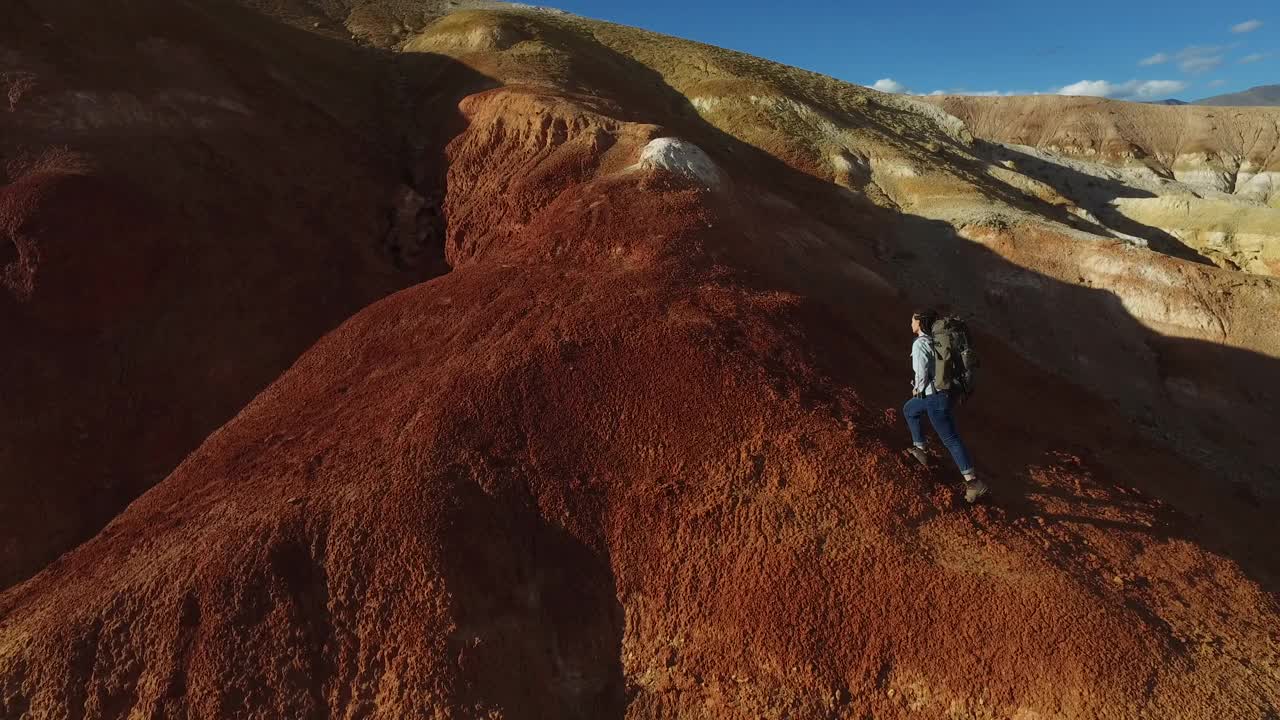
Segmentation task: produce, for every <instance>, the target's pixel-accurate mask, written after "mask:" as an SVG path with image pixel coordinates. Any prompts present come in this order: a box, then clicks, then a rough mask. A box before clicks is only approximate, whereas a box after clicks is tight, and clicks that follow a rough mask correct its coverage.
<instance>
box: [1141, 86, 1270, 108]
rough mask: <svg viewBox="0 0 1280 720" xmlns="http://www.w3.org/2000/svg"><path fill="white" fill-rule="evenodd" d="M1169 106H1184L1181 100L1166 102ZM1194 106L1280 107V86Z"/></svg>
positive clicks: (1220, 98) (1215, 98) (1205, 101)
mask: <svg viewBox="0 0 1280 720" xmlns="http://www.w3.org/2000/svg"><path fill="white" fill-rule="evenodd" d="M1165 104H1168V105H1184V104H1185V103H1183V102H1181V101H1179V100H1166V101H1165ZM1193 104H1194V105H1234V106H1240V105H1280V85H1259V86H1257V87H1252V88H1249V89H1248V90H1245V91H1243V92H1238V93H1229V94H1227V95H1214V96H1213V97H1207V98H1204V99H1202V100H1196V101H1195V102H1194V103H1193Z"/></svg>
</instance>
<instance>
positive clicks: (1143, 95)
mask: <svg viewBox="0 0 1280 720" xmlns="http://www.w3.org/2000/svg"><path fill="white" fill-rule="evenodd" d="M1186 88H1187V84H1186V83H1184V82H1182V81H1180V80H1147V81H1144V82H1139V81H1137V80H1130V81H1128V82H1122V83H1113V82H1108V81H1106V80H1081V81H1080V82H1075V83H1071V84H1070V85H1066V86H1064V87H1061V88H1058V89H1057V90H1054V93H1055V94H1058V95H1084V96H1088V97H1105V98H1114V99H1116V100H1157V99H1162V98H1165V97H1168V96H1169V95H1172V94H1174V93H1178V92H1182V91H1183V90H1185V89H1186Z"/></svg>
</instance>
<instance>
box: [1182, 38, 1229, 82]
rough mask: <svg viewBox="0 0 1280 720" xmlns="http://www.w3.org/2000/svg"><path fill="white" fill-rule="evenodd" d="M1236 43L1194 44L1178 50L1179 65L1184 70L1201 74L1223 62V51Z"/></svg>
mask: <svg viewBox="0 0 1280 720" xmlns="http://www.w3.org/2000/svg"><path fill="white" fill-rule="evenodd" d="M1233 47H1235V45H1192V46H1190V47H1185V48H1183V49H1181V50H1179V51H1178V54H1177V55H1176V56H1175V57H1176V58H1177V59H1178V67H1180V68H1182V71H1183V72H1186V73H1191V74H1193V75H1199V74H1200V73H1205V72H1209V71H1210V70H1212V69H1214V68H1216V67H1218V66H1219V65H1221V64H1222V59H1223V53H1224V52H1225V51H1227V50H1230V49H1231V48H1233Z"/></svg>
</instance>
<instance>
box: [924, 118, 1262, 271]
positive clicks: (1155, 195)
mask: <svg viewBox="0 0 1280 720" xmlns="http://www.w3.org/2000/svg"><path fill="white" fill-rule="evenodd" d="M927 99H928V100H929V101H930V102H934V103H936V104H937V105H939V106H940V107H942V108H943V109H944V110H946V111H947V112H949V113H951V114H952V115H955V116H956V117H958V118H960V119H962V120H963V121H964V122H965V124H966V126H967V127H968V128H969V129H970V130H971V131H972V132H973V133H974V135H975V136H977V137H979V138H981V139H982V140H984V141H986V143H985V144H984V149H985V151H986V152H985V156H986V157H987V158H988V159H990V160H992V161H994V162H997V163H999V164H1001V165H1003V166H1005V167H1007V168H1010V169H1013V170H1015V171H1016V172H1018V173H1021V174H1023V175H1028V176H1030V177H1033V178H1035V179H1037V180H1039V181H1040V182H1043V183H1045V184H1047V185H1049V186H1051V187H1052V188H1053V189H1054V190H1055V191H1056V192H1058V193H1060V194H1062V195H1063V196H1064V197H1067V198H1070V199H1071V201H1072V202H1073V203H1075V204H1076V205H1077V206H1079V207H1080V208H1082V209H1084V210H1087V211H1089V213H1091V214H1092V216H1093V217H1094V218H1096V219H1097V220H1098V221H1099V222H1100V223H1102V224H1103V225H1105V226H1106V227H1107V228H1109V229H1110V230H1111V231H1112V232H1113V234H1116V235H1118V236H1129V237H1131V238H1133V239H1134V240H1135V241H1138V242H1145V243H1147V244H1149V245H1150V246H1152V247H1155V248H1156V249H1158V250H1162V251H1165V252H1171V251H1174V250H1176V251H1179V252H1181V253H1182V254H1183V256H1184V257H1188V258H1190V259H1193V260H1201V261H1205V260H1208V261H1211V262H1213V263H1214V264H1216V265H1219V266H1221V267H1224V268H1228V269H1231V270H1244V271H1246V272H1250V273H1255V274H1261V275H1271V276H1275V275H1280V108H1277V107H1200V106H1196V107H1188V106H1185V105H1184V106H1176V107H1175V106H1164V105H1152V104H1145V103H1129V102H1119V101H1115V100H1103V99H1098V98H1082V97H1059V96H1053V95H1045V96H1034V97H1010V98H978V97H953V96H944V97H930V98H927Z"/></svg>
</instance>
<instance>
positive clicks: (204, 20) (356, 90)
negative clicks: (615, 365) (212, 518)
mask: <svg viewBox="0 0 1280 720" xmlns="http://www.w3.org/2000/svg"><path fill="white" fill-rule="evenodd" d="M26 12H27V13H28V14H29V15H30V17H26V18H25V20H23V22H26V23H29V24H30V25H31V27H25V26H23V25H22V24H21V23H19V24H18V25H15V26H12V27H6V29H5V30H0V37H8V38H9V39H12V40H13V45H12V46H13V47H14V48H15V51H16V52H17V53H18V55H17V57H20V58H28V59H31V58H35V59H37V60H39V59H47V58H44V55H43V53H46V52H53V50H49V48H54V49H56V51H57V52H59V53H60V55H59V57H58V61H59V63H60V65H59V66H58V67H60V68H62V70H61V71H60V72H61V74H60V75H46V76H42V77H40V78H39V84H38V85H37V89H38V90H39V92H38V93H37V94H36V95H35V96H34V98H24V100H23V101H24V103H26V102H32V103H37V105H33V106H32V107H39V105H38V103H41V102H45V103H57V102H64V101H63V100H59V99H58V98H63V97H76V96H75V95H74V94H72V95H68V93H70V92H71V91H73V90H74V91H75V92H81V90H80V89H81V88H83V87H89V88H92V89H93V90H92V91H88V90H86V91H84V92H83V93H81V94H86V95H88V96H94V93H95V92H98V88H99V87H101V88H104V89H103V90H102V91H101V92H99V93H98V94H99V95H102V96H103V97H110V98H126V99H127V98H128V97H138V98H144V99H145V98H148V97H152V95H150V94H149V93H154V92H162V93H163V92H167V93H170V95H167V96H164V97H171V96H172V97H179V98H182V97H189V96H194V95H195V94H197V93H199V92H214V91H215V90H219V91H221V90H223V89H225V88H232V89H231V90H226V92H234V93H237V94H239V95H241V96H243V97H245V98H247V99H248V102H249V111H250V112H251V113H252V115H253V116H252V117H251V118H250V119H248V120H246V119H244V118H243V117H240V116H237V115H235V114H234V113H231V114H228V115H227V117H226V118H224V117H223V116H218V119H219V122H214V123H203V124H201V123H195V124H191V125H189V126H188V125H182V124H175V123H176V122H177V121H178V120H182V116H181V115H180V113H181V109H180V108H179V109H178V110H174V109H173V108H172V107H170V106H169V105H165V104H164V103H163V102H161V101H158V100H157V101H154V102H156V103H159V105H157V108H158V109H156V113H157V116H156V117H158V118H160V119H159V120H156V119H154V118H151V117H150V116H139V115H137V114H136V113H134V114H130V113H129V112H124V111H122V112H123V115H121V116H120V117H115V116H111V115H108V114H105V113H109V112H110V110H111V108H113V107H114V105H112V104H111V103H107V102H105V101H99V102H98V103H97V104H91V105H89V106H87V107H86V108H84V110H83V114H81V115H73V116H70V117H68V118H65V122H59V123H45V124H43V125H39V126H36V125H30V124H28V125H16V123H18V122H19V121H18V120H17V119H15V118H19V117H24V116H21V115H20V114H19V115H13V114H10V115H8V116H7V117H6V118H4V119H0V124H3V123H5V122H9V123H15V128H14V129H13V131H12V133H10V132H9V130H8V129H6V135H7V137H6V138H5V140H6V141H7V143H6V144H10V145H12V146H13V147H19V146H20V145H25V146H26V147H28V148H31V149H35V148H39V147H59V146H69V147H70V148H71V150H70V151H64V152H65V154H66V155H67V156H68V157H70V158H71V160H75V159H76V155H77V154H80V155H84V156H88V157H89V158H90V159H91V160H92V161H93V162H92V163H90V166H91V167H92V168H94V169H91V170H84V171H82V170H75V171H74V172H68V171H66V170H65V169H62V168H61V166H58V165H53V166H49V165H46V167H45V168H44V169H43V170H42V171H41V172H39V173H37V176H33V177H28V178H25V179H22V182H23V184H22V186H21V187H19V184H18V183H17V181H18V180H19V179H20V178H16V177H3V176H2V175H0V179H3V180H6V181H13V182H12V184H10V185H0V203H3V204H4V207H0V215H3V216H5V218H6V219H5V220H4V227H5V230H7V232H5V233H4V234H3V235H0V243H2V244H3V246H4V248H7V249H8V250H7V251H5V252H0V257H4V258H5V259H6V260H7V261H9V262H8V264H9V266H10V268H14V267H17V268H19V270H21V273H23V274H24V275H23V276H24V277H27V276H29V277H28V279H29V280H30V283H29V284H30V285H31V291H30V292H29V293H27V294H25V295H23V294H18V295H11V294H10V293H8V292H4V293H0V328H3V332H4V334H5V336H6V340H7V341H8V344H7V347H8V350H7V351H6V352H5V353H4V354H3V358H0V395H3V396H4V398H5V403H6V404H5V410H6V414H5V416H6V418H7V420H6V421H5V422H4V423H3V434H4V436H5V442H4V443H3V447H0V477H2V478H3V481H0V588H3V587H6V586H8V585H10V584H12V583H14V582H17V581H19V580H22V579H23V578H26V577H28V576H30V575H31V574H32V573H34V572H36V571H37V570H39V569H40V568H41V567H43V566H44V565H45V564H47V563H48V562H49V561H50V560H52V559H53V558H55V557H57V556H58V555H59V554H61V553H62V552H64V551H66V550H67V549H69V548H71V547H73V546H75V545H76V544H78V543H80V542H81V541H83V540H84V539H86V538H88V537H90V536H92V534H93V533H95V532H97V531H98V530H99V529H100V528H101V527H102V526H103V525H104V524H106V522H107V521H108V520H109V519H110V518H111V517H113V516H114V515H115V514H116V513H118V512H119V511H120V510H121V509H122V508H123V507H124V506H125V505H126V504H128V503H129V502H130V501H131V500H133V499H134V498H136V497H137V496H138V495H140V494H141V493H143V492H144V491H145V490H146V489H147V488H149V487H151V486H152V485H154V484H155V483H156V482H158V481H159V480H160V479H162V478H163V477H165V476H166V475H167V474H168V473H169V472H170V471H171V470H172V469H173V468H174V466H175V465H177V463H178V462H179V461H180V460H181V459H182V458H183V457H184V456H185V455H186V454H187V453H188V452H190V451H191V450H192V449H193V448H195V447H196V446H197V445H198V444H199V443H200V442H201V441H202V440H203V439H204V438H205V437H206V436H207V435H208V434H209V433H210V432H212V431H213V430H214V429H215V428H217V427H218V426H220V425H221V424H222V423H224V422H226V421H227V420H228V419H229V418H230V417H232V416H233V415H234V414H235V413H236V412H238V411H239V410H240V409H241V408H242V407H243V406H244V405H245V404H246V403H247V402H248V401H249V400H250V399H251V398H252V397H253V396H254V394H256V393H257V392H259V391H260V390H261V389H262V388H263V387H265V386H266V385H268V384H269V383H270V382H271V381H272V380H274V379H275V378H276V377H277V376H278V375H279V374H280V373H281V372H282V371H283V370H284V369H285V368H287V367H288V366H289V365H290V364H291V363H292V362H293V361H294V360H295V359H296V358H297V356H298V355H299V354H300V353H301V352H302V351H304V350H305V349H306V348H307V347H309V346H310V345H311V344H312V343H313V342H314V341H315V340H316V339H317V338H319V337H320V336H321V335H322V334H323V333H325V332H327V331H329V330H331V329H332V328H333V327H335V326H336V325H337V324H339V323H341V322H342V321H343V320H345V319H346V318H347V317H349V316H350V315H351V314H352V313H354V312H356V311H357V310H359V309H360V308H362V307H364V306H365V305H367V304H368V303H370V302H373V301H375V300H377V299H379V298H381V297H384V296H385V295H387V294H389V293H391V292H394V291H395V290H398V289H400V288H403V287H406V286H408V285H411V284H414V283H417V282H421V281H423V280H427V279H429V278H431V277H435V276H438V275H440V274H441V273H443V272H445V271H447V269H448V268H447V265H446V264H445V262H444V251H443V238H444V232H445V227H444V220H443V217H441V215H440V210H439V207H440V202H441V200H442V198H443V196H444V194H445V193H446V192H447V188H446V187H445V181H446V175H445V173H446V168H447V162H446V161H445V158H444V146H445V145H446V144H447V142H448V141H449V140H450V139H451V137H452V136H453V134H456V133H457V132H459V131H460V130H461V128H462V127H463V118H462V117H461V115H460V114H459V113H458V112H457V110H456V105H457V100H458V98H460V97H463V96H465V95H467V94H469V93H472V92H475V91H476V90H478V89H483V88H485V87H490V86H492V84H493V82H492V81H491V80H489V79H488V78H485V77H483V76H482V75H480V74H478V73H476V72H474V71H472V70H470V69H468V68H466V67H465V66H463V65H461V64H459V63H456V62H454V61H453V60H451V59H448V58H444V57H440V56H430V55H417V56H402V57H393V56H392V55H391V54H390V53H387V52H383V51H377V50H373V49H368V48H360V47H356V46H352V45H350V44H348V43H345V42H341V41H337V40H333V39H330V38H326V37H323V36H319V35H314V34H311V33H307V32H303V31H300V30H297V29H294V28H292V27H289V26H286V25H283V24H279V23H276V22H273V21H271V20H269V19H268V18H266V17H263V16H260V15H258V14H256V13H253V12H251V11H247V10H244V9H241V8H239V7H236V6H235V5H233V4H228V3H204V4H200V5H182V6H174V5H173V4H172V3H163V2H159V3H137V4H133V5H131V6H130V7H129V8H128V9H127V11H126V10H125V9H121V8H119V7H117V6H116V4H102V5H95V4H87V5H86V4H84V3H70V2H51V3H47V4H45V5H42V6H41V7H40V8H39V9H35V8H26ZM24 17H25V16H24ZM19 19H20V20H21V19H22V18H19ZM144 35H146V36H148V37H149V38H150V39H147V38H145V37H143V36H144ZM144 40H145V41H144ZM78 41H79V42H78ZM156 48H159V49H160V50H163V51H164V52H172V53H176V56H175V57H176V58H177V59H175V60H172V61H171V62H172V63H173V64H172V66H169V65H166V64H163V63H156V62H155V60H154V58H150V57H149V56H147V55H146V53H147V52H153V51H157V50H156ZM191 57H207V58H212V59H216V60H217V61H218V62H217V63H216V65H217V69H216V71H210V72H214V73H215V74H217V73H221V76H225V77H227V78H230V80H227V81H225V82H224V81H218V82H219V83H222V84H217V83H215V84H214V85H211V86H208V87H206V86H205V85H202V83H204V82H206V80H203V79H201V78H204V77H205V76H204V75H200V74H193V75H191V76H190V77H191V78H193V79H189V80H186V82H189V84H190V87H191V88H192V89H191V90H190V91H187V92H186V95H183V94H182V93H176V92H173V91H172V88H173V87H175V86H176V87H179V88H185V87H186V86H184V85H183V84H182V83H183V82H184V78H185V77H186V76H184V75H183V73H184V72H187V70H186V69H185V68H186V65H183V64H182V63H183V62H191V61H189V60H184V58H191ZM91 58H97V59H96V60H93V59H91ZM32 62H35V60H32ZM211 62H212V61H211ZM139 63H142V65H139ZM127 78H128V79H127ZM208 82H212V81H208ZM343 82H350V83H352V85H354V87H345V86H343V85H342V83H343ZM149 83H150V84H152V85H154V88H151V87H149V86H148V84H149ZM380 85H381V86H380ZM64 86H65V90H66V92H64ZM224 86H225V88H224ZM121 87H123V88H124V89H117V88H121ZM210 87H212V88H214V90H210V89H209V88H210ZM108 92H111V93H114V94H113V95H109V94H108ZM116 102H119V103H123V102H124V100H117V101H116ZM175 102H177V101H175ZM370 103H373V104H372V105H370ZM50 106H51V107H53V106H56V105H50ZM366 106H368V107H366ZM58 107H60V106H58ZM166 112H176V113H179V114H178V115H176V116H172V117H171V116H168V115H165V114H164V113H166ZM94 113H96V115H95V114H94ZM140 117H142V119H139V118H140ZM175 118H176V119H175ZM228 118H229V119H228ZM130 122H133V123H135V124H134V125H130V124H129V123H130ZM104 123H105V124H104ZM138 123H140V124H138ZM157 123H159V124H157ZM370 123H376V124H374V125H371V124H370ZM14 144H16V145H14ZM15 157H16V156H15ZM3 159H4V160H6V161H12V160H14V158H13V157H5V158H3ZM73 165H74V163H73ZM10 167H15V166H14V165H12V164H10ZM85 172H88V173H89V177H88V178H87V179H85V178H82V177H80V175H81V174H83V173H85ZM28 188H36V189H37V190H39V191H38V192H27V189H28ZM42 188H43V189H42ZM67 188H79V190H77V191H76V192H78V193H79V194H78V195H77V194H75V193H70V194H69V192H68V191H67V190H66V189H67ZM95 188H97V189H98V190H95ZM86 193H88V194H87V195H86ZM118 197H123V198H125V199H126V200H127V202H126V201H122V200H119V199H118ZM77 198H79V199H77ZM113 198H117V199H113ZM104 203H105V204H106V205H110V208H111V209H110V211H109V212H107V211H102V212H99V211H97V210H94V211H93V212H90V209H91V208H98V207H99V206H103V205H104Z"/></svg>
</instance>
